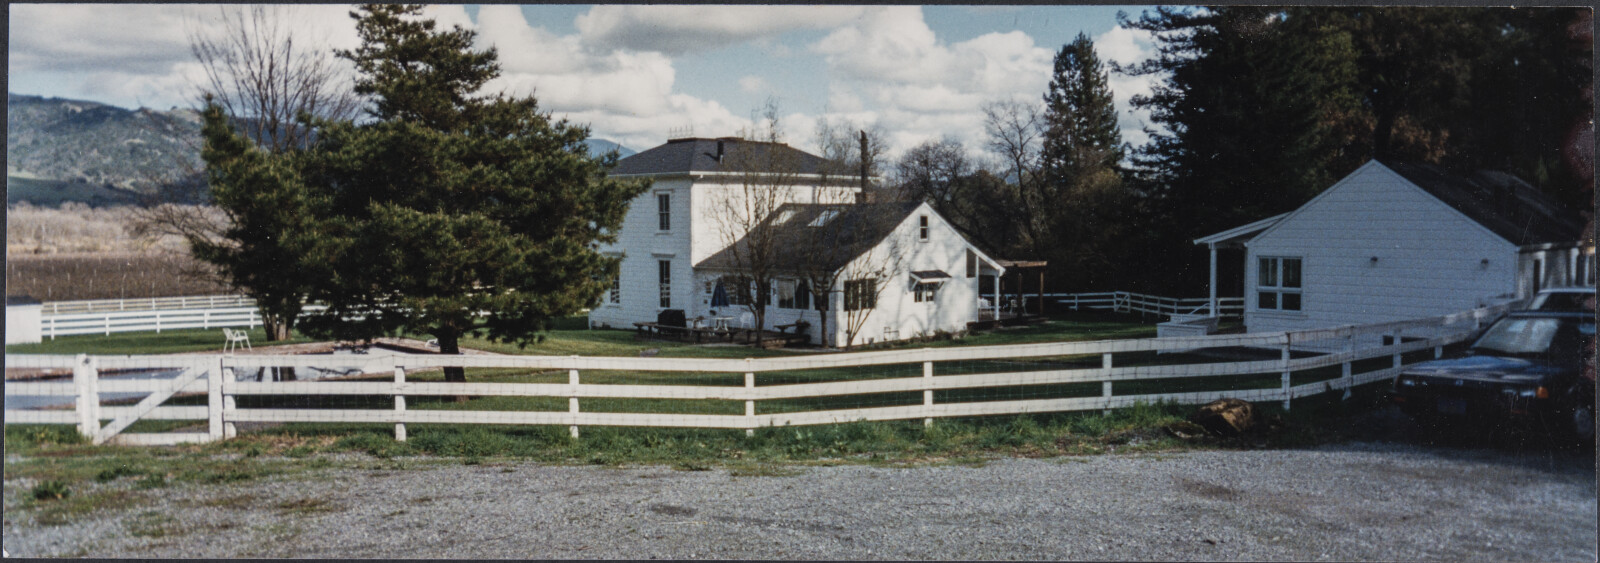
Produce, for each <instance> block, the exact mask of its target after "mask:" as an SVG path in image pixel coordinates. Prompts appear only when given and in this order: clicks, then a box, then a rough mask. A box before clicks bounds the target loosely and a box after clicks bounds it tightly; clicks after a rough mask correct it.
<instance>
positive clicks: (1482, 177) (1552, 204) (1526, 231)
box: [1380, 161, 1583, 246]
mask: <svg viewBox="0 0 1600 563" xmlns="http://www.w3.org/2000/svg"><path fill="white" fill-rule="evenodd" d="M1380 164H1383V165H1384V166H1386V167H1388V168H1389V169H1390V170H1393V171H1394V172H1395V173H1396V174H1399V175H1400V176H1401V177H1402V178H1405V179H1406V180H1407V181H1409V182H1411V183H1412V184H1416V186H1417V187H1419V188H1422V190H1423V191H1426V192H1428V193H1429V194H1431V195H1433V197H1436V198H1438V199H1439V201H1443V202H1444V203H1445V204H1446V205H1449V206H1450V207H1451V208H1453V209H1455V210H1456V211H1460V212H1461V214H1462V215H1466V216H1467V218H1469V219H1472V220H1473V221H1476V222H1477V223H1478V224H1480V225H1483V227H1484V228H1486V229H1489V230H1490V231H1492V232H1493V233H1494V234H1496V235H1500V237H1501V238H1504V239H1506V240H1507V241H1510V242H1511V243H1512V244H1515V245H1517V246H1527V245H1532V244H1546V243H1561V242H1577V241H1578V240H1580V239H1582V238H1583V220H1582V219H1581V218H1580V217H1579V216H1578V214H1577V213H1576V212H1573V211H1571V210H1568V209H1565V208H1563V207H1561V205H1560V204H1558V203H1556V201H1555V200H1553V199H1551V198H1550V196H1547V195H1545V194H1544V193H1543V192H1540V191H1539V190H1538V189H1537V188H1534V187H1533V186H1530V185H1528V183H1527V182H1524V181H1522V179H1521V178H1517V177H1516V176H1512V175H1510V174H1507V173H1504V172H1496V171H1489V170H1477V171H1471V172H1458V171H1451V170H1447V169H1445V168H1443V167H1440V166H1435V165H1432V164H1416V163H1406V162H1391V161H1380Z"/></svg>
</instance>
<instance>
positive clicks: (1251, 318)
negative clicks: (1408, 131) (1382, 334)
mask: <svg viewBox="0 0 1600 563" xmlns="http://www.w3.org/2000/svg"><path fill="white" fill-rule="evenodd" d="M1582 228H1583V221H1582V219H1581V218H1580V217H1579V215H1578V214H1577V213H1576V212H1573V211H1571V210H1567V209H1564V208H1562V207H1561V206H1559V205H1558V204H1557V203H1556V202H1555V201H1553V200H1552V199H1550V198H1549V197H1548V196H1546V195H1544V194H1543V193H1541V192H1539V190H1537V189H1535V188H1534V187H1533V186H1530V185H1528V184H1527V183H1526V182H1523V181H1522V180H1520V179H1518V178H1516V177H1514V176H1511V175H1509V174H1505V173H1502V172H1489V171H1476V172H1468V173H1461V172H1454V171H1451V170H1447V169H1445V168H1442V167H1439V166H1434V165H1426V164H1411V163H1397V162H1379V161H1377V160H1373V161H1370V162H1368V163H1367V164H1365V165H1363V166H1362V167H1361V168H1359V169H1357V170H1356V171H1355V172H1352V173H1351V174H1350V175H1348V176H1346V177H1344V178H1343V179H1341V180H1339V181H1338V183H1335V184H1334V185H1333V186H1332V187H1329V188H1328V189H1327V190H1326V191H1324V192H1322V193H1321V194H1320V195H1318V196H1317V197H1316V198H1313V199H1312V200H1311V201H1309V202H1307V203H1306V204H1305V205H1302V206H1300V208H1298V209H1296V210H1294V211H1291V212H1289V213H1285V214H1283V215H1279V216H1276V217H1270V218H1267V219H1263V220H1261V221H1257V222H1254V223H1251V224H1249V225H1244V226H1241V227H1237V228H1234V229H1230V230H1227V231H1224V232H1221V233H1217V234H1214V235H1211V236H1207V237H1203V238H1200V239H1196V240H1195V241H1194V242H1195V244H1203V245H1206V246H1208V247H1209V248H1210V249H1211V256H1212V260H1211V280H1212V282H1211V286H1212V287H1211V296H1212V299H1215V298H1216V271H1217V261H1216V256H1217V250H1218V249H1220V248H1243V249H1244V250H1245V264H1244V266H1245V272H1244V291H1245V295H1244V298H1245V299H1244V301H1245V310H1244V323H1245V326H1246V328H1247V330H1248V331H1249V332H1276V331H1285V330H1302V329H1310V328H1322V327H1330V326H1339V325H1348V324H1368V323H1380V322H1388V321H1397V320H1406V319H1416V318H1425V317H1431V316H1436V315H1445V314H1450V313H1456V312H1460V311H1464V310H1468V309H1472V308H1475V307H1480V306H1484V305H1487V304H1493V303H1499V302H1506V301H1512V300H1517V299H1524V298H1527V297H1530V296H1532V295H1533V294H1534V293H1536V292H1538V291H1539V290H1540V289H1542V288H1548V287H1557V286H1572V285H1581V284H1584V283H1592V281H1590V280H1592V279H1593V277H1592V276H1590V275H1588V274H1587V272H1589V271H1592V270H1593V268H1594V255H1593V251H1592V250H1588V251H1586V250H1585V249H1584V245H1583V244H1582V242H1581V241H1582V240H1583V238H1584V236H1583V233H1582Z"/></svg>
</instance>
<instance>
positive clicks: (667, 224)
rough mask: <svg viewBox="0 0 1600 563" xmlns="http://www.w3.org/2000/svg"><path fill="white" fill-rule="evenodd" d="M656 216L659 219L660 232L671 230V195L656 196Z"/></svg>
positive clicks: (659, 194)
mask: <svg viewBox="0 0 1600 563" xmlns="http://www.w3.org/2000/svg"><path fill="white" fill-rule="evenodd" d="M656 214H657V215H658V216H660V218H661V219H660V221H661V230H663V231H670V230H672V194H670V193H658V194H656Z"/></svg>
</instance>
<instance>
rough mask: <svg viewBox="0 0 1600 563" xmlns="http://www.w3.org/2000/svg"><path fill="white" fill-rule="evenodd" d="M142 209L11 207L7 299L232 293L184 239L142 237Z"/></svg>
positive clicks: (69, 205)
mask: <svg viewBox="0 0 1600 563" xmlns="http://www.w3.org/2000/svg"><path fill="white" fill-rule="evenodd" d="M141 213H143V211H141V210H140V209H138V208H136V207H131V206H119V207H90V206H87V205H84V204H81V203H66V204H63V205H61V206H60V207H57V208H51V207H35V206H32V205H28V204H26V203H24V204H18V205H8V206H7V207H6V294H7V295H28V296H32V297H33V298H35V299H39V300H42V301H64V300H77V299H123V298H139V297H169V296H177V295H206V294H218V293H229V292H230V291H229V289H228V288H227V287H226V286H225V285H222V284H218V283H215V282H212V281H208V280H206V279H204V276H203V275H200V274H202V273H204V272H209V271H211V270H210V269H209V267H208V266H206V265H205V264H202V263H200V262H199V261H197V260H194V259H193V258H190V257H189V255H188V247H187V246H186V244H185V243H184V242H183V241H182V240H181V239H178V238H177V237H173V236H158V235H144V236H141V235H137V234H135V233H134V231H133V230H132V227H133V225H134V224H135V223H136V222H137V221H138V219H139V217H140V214H141Z"/></svg>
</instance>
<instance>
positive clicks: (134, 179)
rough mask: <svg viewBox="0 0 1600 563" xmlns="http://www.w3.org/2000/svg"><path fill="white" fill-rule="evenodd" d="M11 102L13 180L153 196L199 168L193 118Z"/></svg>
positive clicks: (187, 113)
mask: <svg viewBox="0 0 1600 563" xmlns="http://www.w3.org/2000/svg"><path fill="white" fill-rule="evenodd" d="M6 102H7V105H6V175H7V176H16V177H20V178H28V179H35V180H43V181H55V182H70V183H75V184H88V185H91V186H109V187H112V188H117V189H121V190H134V191H148V190H151V189H153V188H154V187H155V186H157V185H160V184H162V183H166V182H170V181H173V180H177V179H178V178H181V177H182V176H183V175H184V174H185V173H186V172H190V171H194V170H198V169H199V167H200V153H199V145H198V143H199V139H200V116H199V114H197V113H195V112H194V111H192V110H185V109H174V110H172V111H158V110H151V109H138V110H127V109H122V108H119V107H115V106H109V105H105V104H101V103H98V102H89V101H83V100H67V99H60V98H43V97H39V96H22V95H16V94H10V95H8V96H7V99H6ZM8 183H9V182H8ZM8 199H9V198H8Z"/></svg>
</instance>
